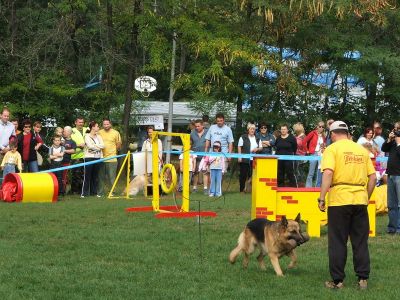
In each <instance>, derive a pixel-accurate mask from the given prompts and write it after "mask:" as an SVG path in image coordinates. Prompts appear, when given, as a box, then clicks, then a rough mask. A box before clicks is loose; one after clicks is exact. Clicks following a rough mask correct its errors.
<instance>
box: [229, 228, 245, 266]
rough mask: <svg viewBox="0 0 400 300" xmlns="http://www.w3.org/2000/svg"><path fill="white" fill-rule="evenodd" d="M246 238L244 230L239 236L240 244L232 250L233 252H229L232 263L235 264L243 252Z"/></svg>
mask: <svg viewBox="0 0 400 300" xmlns="http://www.w3.org/2000/svg"><path fill="white" fill-rule="evenodd" d="M244 240H245V237H244V232H242V233H241V234H240V235H239V238H238V245H237V246H236V248H235V249H233V250H232V251H231V253H230V254H229V261H230V263H231V264H234V263H235V262H236V258H237V257H238V256H239V254H240V253H241V252H242V250H243V248H244V247H243V246H244Z"/></svg>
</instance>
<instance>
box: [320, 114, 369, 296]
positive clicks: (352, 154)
mask: <svg viewBox="0 0 400 300" xmlns="http://www.w3.org/2000/svg"><path fill="white" fill-rule="evenodd" d="M330 133H331V138H332V142H333V144H331V145H329V146H328V147H327V148H326V149H325V151H324V155H323V157H322V164H321V170H322V171H323V177H322V185H321V192H320V197H319V198H318V207H319V209H320V210H321V211H325V209H326V207H327V206H329V209H328V255H329V271H330V274H331V277H332V281H327V282H325V287H327V288H330V289H340V288H342V287H343V286H344V285H343V280H344V278H345V273H344V268H345V265H346V259H347V240H348V238H349V237H350V241H351V245H352V249H353V262H354V270H355V272H356V275H357V276H358V287H359V288H360V289H366V288H367V286H368V283H367V280H368V277H369V273H370V259H369V250H368V235H369V219H368V211H367V207H368V200H369V198H370V196H371V194H372V192H373V190H374V187H375V184H376V174H375V168H374V166H373V164H372V162H371V159H370V157H369V154H368V152H367V151H366V150H365V149H364V148H363V147H362V146H361V145H359V144H357V143H355V142H353V141H351V140H349V139H348V133H349V129H348V127H347V125H346V123H344V122H342V121H336V122H333V123H332V125H331V126H330ZM329 189H330V191H329V195H328V201H327V202H328V203H326V202H325V196H326V194H327V192H328V190H329Z"/></svg>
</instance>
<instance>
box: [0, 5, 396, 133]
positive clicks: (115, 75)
mask: <svg viewBox="0 0 400 300" xmlns="http://www.w3.org/2000/svg"><path fill="white" fill-rule="evenodd" d="M394 2H395V1H384V0H374V1H363V0H359V1H345V0H340V1H331V0H315V1H314V0H291V1H282V0H272V1H269V0H268V1H266V0H253V1H251V0H240V1H231V0H224V1H217V0H207V1H192V0H183V1H174V0H168V1H158V2H157V7H154V6H153V4H154V2H153V1H143V0H130V1H122V0H106V1H89V0H79V1H67V0H59V1H51V2H47V1H28V2H20V1H16V2H13V3H15V5H4V6H2V9H1V10H0V15H1V17H2V18H0V34H1V35H2V41H1V47H2V51H1V52H0V72H1V73H2V80H1V82H0V97H1V100H2V101H3V103H4V104H7V105H9V106H10V107H11V108H12V111H13V113H14V114H16V115H18V116H24V117H25V116H29V117H31V118H33V119H36V118H39V119H44V118H45V117H51V118H56V119H57V120H58V121H59V123H61V124H62V123H68V124H69V123H71V122H72V119H73V117H74V115H75V114H81V113H83V114H84V115H86V117H88V118H101V117H103V116H108V115H110V113H111V112H112V108H114V107H116V106H119V105H122V103H123V102H124V99H125V98H126V90H127V82H128V78H129V77H128V69H129V68H130V67H131V66H134V76H139V75H150V76H152V77H154V78H156V79H157V81H158V89H157V91H155V92H154V93H152V94H151V96H150V97H151V98H152V99H157V100H166V99H167V98H168V95H169V87H170V71H171V69H170V68H171V58H172V37H173V33H174V32H175V33H176V42H177V52H176V70H175V71H176V78H175V81H174V82H173V84H172V86H173V87H174V89H175V101H181V100H182V101H188V100H189V101H192V102H193V104H192V105H193V107H194V108H196V110H198V111H201V112H209V108H210V107H212V104H215V103H217V102H221V101H222V103H232V105H233V106H237V107H238V108H239V112H238V117H239V118H240V119H241V120H244V121H248V120H254V121H258V120H266V121H268V122H271V123H273V124H276V123H279V122H280V121H281V120H282V119H285V120H288V121H290V122H292V121H293V122H295V121H302V122H303V123H305V125H306V126H308V125H309V124H311V123H312V122H314V121H315V120H317V119H319V118H321V117H323V118H326V117H328V116H330V117H334V118H344V119H346V120H347V121H350V122H352V123H354V124H357V125H359V126H363V125H366V124H369V123H370V122H371V121H372V119H375V118H383V119H382V121H384V122H386V123H390V122H392V121H393V120H394V119H395V118H397V116H396V110H394V109H393V108H397V107H400V88H399V87H400V75H399V74H400V73H399V72H398V70H399V66H400V59H399V57H400V55H399V50H398V44H399V41H400V31H399V28H400V13H399V10H398V9H397V7H395V6H394V5H395V3H394ZM7 3H8V2H7ZM10 3H11V2H10ZM134 7H138V8H139V9H137V10H136V11H134ZM134 24H135V25H137V34H138V35H137V40H134V39H133V37H132V33H133V32H134V30H133V28H134V27H133V25H134ZM135 28H136V27H135ZM264 45H271V46H274V47H277V48H278V49H280V51H279V52H278V53H275V54H271V53H268V52H267V51H266V50H265V48H264V47H263V46H264ZM283 49H293V50H294V51H296V52H298V53H299V55H300V56H301V60H300V61H299V62H296V63H294V64H293V63H288V61H285V60H284V59H283V56H282V51H283ZM132 51H133V52H134V55H133V56H132ZM346 51H359V52H360V53H361V59H359V60H348V59H345V58H344V57H343V54H344V53H345V52H346ZM132 57H134V59H133V58H132ZM100 66H102V67H103V70H104V76H103V82H102V84H101V85H100V86H99V87H98V88H97V89H94V90H85V89H84V86H85V84H86V83H88V82H89V80H90V79H91V78H93V77H94V76H95V75H97V74H98V70H99V68H100ZM253 66H258V67H259V69H260V70H266V69H268V70H272V71H275V72H276V73H277V75H278V78H277V80H268V79H266V78H260V77H254V76H252V75H251V69H252V67H253ZM324 68H325V69H326V68H328V69H330V70H332V71H334V73H335V74H336V76H337V78H338V81H337V82H336V84H333V85H329V84H328V85H323V86H316V85H313V84H311V83H310V82H309V81H307V80H305V79H304V76H305V75H309V76H311V75H312V74H317V73H319V72H321V71H323V69H324ZM351 77H356V78H358V79H359V84H360V86H363V87H365V89H366V91H367V97H360V96H357V97H353V96H352V95H353V94H352V92H351V89H350V88H349V87H348V85H347V84H346V82H347V79H348V78H351ZM246 86H251V88H250V89H248V88H246ZM133 96H135V97H137V96H139V95H136V94H134V95H133ZM137 99H138V98H137ZM330 99H336V100H338V102H339V103H333V102H331V101H330ZM389 102H390V105H389ZM241 104H243V108H244V109H243V111H241V110H240V107H241ZM66 107H68V110H67V111H66ZM349 112H351V113H355V115H350V114H349ZM117 123H118V122H117ZM240 125H241V124H238V126H240Z"/></svg>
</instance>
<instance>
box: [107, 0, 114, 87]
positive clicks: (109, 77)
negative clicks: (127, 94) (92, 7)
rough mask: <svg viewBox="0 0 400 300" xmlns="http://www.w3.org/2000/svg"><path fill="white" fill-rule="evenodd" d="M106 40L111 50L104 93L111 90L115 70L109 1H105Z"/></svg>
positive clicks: (111, 7)
mask: <svg viewBox="0 0 400 300" xmlns="http://www.w3.org/2000/svg"><path fill="white" fill-rule="evenodd" d="M107 39H108V46H109V47H110V49H111V61H110V63H109V70H108V74H107V82H106V91H107V92H111V91H112V90H113V76H114V70H115V59H114V57H115V40H114V25H113V6H112V3H111V0H107Z"/></svg>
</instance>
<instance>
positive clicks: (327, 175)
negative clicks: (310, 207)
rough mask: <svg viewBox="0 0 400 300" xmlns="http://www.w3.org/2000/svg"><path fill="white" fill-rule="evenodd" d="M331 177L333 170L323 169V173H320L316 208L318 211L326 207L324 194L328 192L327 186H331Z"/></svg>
mask: <svg viewBox="0 0 400 300" xmlns="http://www.w3.org/2000/svg"><path fill="white" fill-rule="evenodd" d="M332 178H333V171H332V170H331V169H325V170H324V173H323V174H322V184H321V191H320V194H319V199H318V208H319V210H320V211H325V209H326V205H325V196H326V193H328V191H329V188H330V187H331V184H332Z"/></svg>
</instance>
